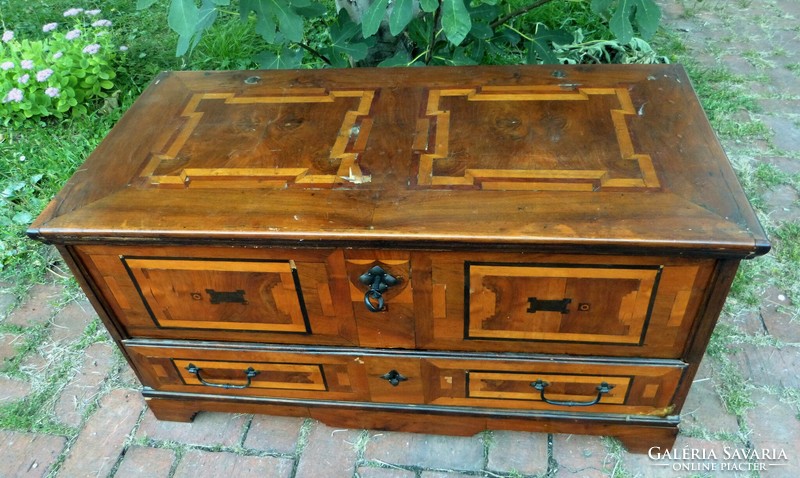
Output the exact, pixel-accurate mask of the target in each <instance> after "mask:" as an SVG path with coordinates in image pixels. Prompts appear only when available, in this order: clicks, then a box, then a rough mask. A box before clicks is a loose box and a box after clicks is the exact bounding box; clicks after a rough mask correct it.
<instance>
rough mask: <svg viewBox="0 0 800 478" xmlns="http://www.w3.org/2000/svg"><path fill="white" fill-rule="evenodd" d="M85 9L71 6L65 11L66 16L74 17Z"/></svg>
mask: <svg viewBox="0 0 800 478" xmlns="http://www.w3.org/2000/svg"><path fill="white" fill-rule="evenodd" d="M82 11H83V9H82V8H70V9H69V10H67V11H66V12H64V16H65V17H74V16H75V15H77V14H79V13H81V12H82Z"/></svg>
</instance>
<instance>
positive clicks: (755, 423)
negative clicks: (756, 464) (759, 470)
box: [746, 392, 800, 478]
mask: <svg viewBox="0 0 800 478" xmlns="http://www.w3.org/2000/svg"><path fill="white" fill-rule="evenodd" d="M753 398H754V401H755V403H756V407H755V408H754V409H752V410H750V411H749V412H748V413H747V418H746V419H747V424H748V425H749V426H750V429H751V430H752V431H753V433H752V434H751V436H750V441H751V442H752V444H753V449H755V450H763V449H768V450H773V449H774V450H776V452H775V453H780V451H779V450H783V451H784V452H785V453H786V457H787V460H762V463H765V464H766V465H767V466H768V468H767V470H768V471H767V473H768V474H764V475H763V476H769V477H770V478H773V477H775V478H783V477H787V478H795V477H797V476H798V470H800V420H798V417H797V413H798V411H797V409H796V408H794V407H793V406H791V405H788V404H786V403H783V402H781V401H780V400H779V399H778V397H775V396H772V395H768V394H766V393H763V392H755V393H754V395H753ZM770 464H772V465H774V466H769V465H770Z"/></svg>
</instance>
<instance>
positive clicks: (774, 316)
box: [759, 110, 800, 344]
mask: <svg viewBox="0 0 800 478" xmlns="http://www.w3.org/2000/svg"><path fill="white" fill-rule="evenodd" d="M798 111H800V110H798ZM796 194H797V192H796V191H795V195H796ZM788 204H790V205H793V206H794V207H795V208H796V204H797V201H790V202H789V203H788ZM790 212H794V213H795V214H797V211H796V210H794V211H790ZM791 306H792V304H791V302H790V301H789V299H788V298H787V297H786V295H785V294H784V293H783V292H781V291H779V290H778V289H776V288H775V287H769V288H767V290H766V292H765V293H764V295H763V296H762V302H761V307H760V308H759V313H760V314H761V318H762V319H763V321H764V325H765V327H766V329H767V331H768V332H769V334H770V335H772V336H773V337H775V338H776V339H778V340H779V341H781V342H783V343H791V344H800V327H798V326H797V320H793V314H792V310H791Z"/></svg>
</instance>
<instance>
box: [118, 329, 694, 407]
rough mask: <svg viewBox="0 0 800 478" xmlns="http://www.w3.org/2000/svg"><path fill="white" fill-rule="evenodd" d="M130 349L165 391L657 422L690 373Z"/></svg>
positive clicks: (265, 351) (222, 348)
mask: <svg viewBox="0 0 800 478" xmlns="http://www.w3.org/2000/svg"><path fill="white" fill-rule="evenodd" d="M125 347H126V350H127V351H128V353H129V355H130V357H131V359H132V361H133V363H134V364H135V366H136V367H137V369H138V371H139V374H140V376H141V377H142V378H143V381H144V385H146V386H149V387H151V388H153V389H155V390H159V391H170V392H185V393H213V394H225V395H231V396H255V397H283V398H297V399H310V400H346V401H371V402H374V403H386V404H397V405H403V404H405V405H421V404H425V405H441V406H453V407H478V408H498V409H503V408H508V409H528V410H550V411H579V412H581V413H584V412H589V413H614V414H636V415H654V416H666V415H669V414H671V413H672V412H673V408H672V404H671V401H672V398H673V395H674V394H675V390H676V388H677V386H678V382H679V381H680V379H681V376H682V375H683V372H684V369H685V364H683V363H682V362H679V361H664V360H661V361H656V362H652V363H647V362H643V361H634V360H627V361H620V360H616V361H614V360H609V359H594V360H575V359H569V358H563V357H562V358H559V357H555V356H553V357H547V356H539V357H535V356H532V357H530V358H527V359H525V360H523V359H517V360H502V359H497V358H495V357H491V356H483V355H473V356H472V357H466V358H462V357H455V356H452V355H447V354H436V353H420V354H413V355H412V354H396V353H394V354H393V353H387V352H381V351H377V350H361V349H347V350H339V351H337V350H334V349H314V350H309V351H301V350H289V348H288V347H287V348H280V347H268V346H246V345H241V346H235V345H225V344H210V343H206V344H204V347H203V348H200V347H198V346H194V345H191V344H185V343H169V344H159V343H157V342H145V341H136V340H132V341H126V342H125ZM558 360H562V361H561V362H559V361H558Z"/></svg>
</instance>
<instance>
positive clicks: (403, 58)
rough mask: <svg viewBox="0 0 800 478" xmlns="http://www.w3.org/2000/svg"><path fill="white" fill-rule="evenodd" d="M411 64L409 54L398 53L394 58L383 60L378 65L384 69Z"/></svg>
mask: <svg viewBox="0 0 800 478" xmlns="http://www.w3.org/2000/svg"><path fill="white" fill-rule="evenodd" d="M410 62H411V60H410V59H409V58H408V53H406V52H404V51H398V52H397V53H395V54H394V56H391V57H389V58H387V59H385V60H383V61H382V62H380V63H378V66H382V67H391V66H408V64H409V63H410Z"/></svg>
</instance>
